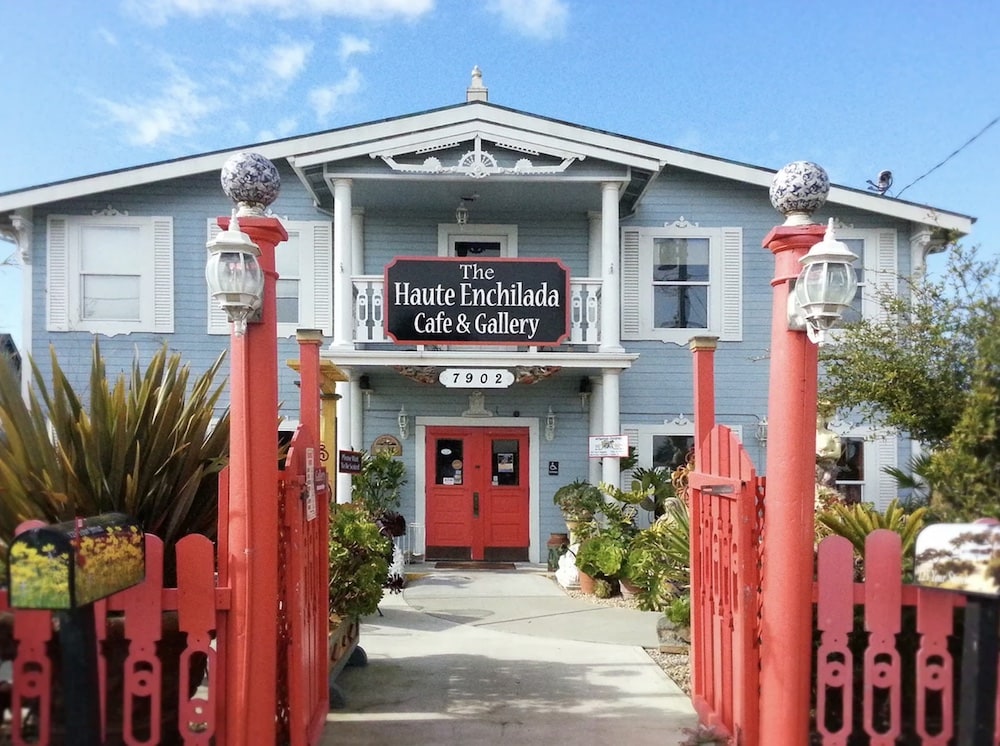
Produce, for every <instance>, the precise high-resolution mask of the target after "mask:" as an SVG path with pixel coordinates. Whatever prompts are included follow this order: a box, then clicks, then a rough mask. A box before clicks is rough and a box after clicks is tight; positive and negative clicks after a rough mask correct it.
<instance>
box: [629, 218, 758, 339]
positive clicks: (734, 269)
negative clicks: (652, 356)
mask: <svg viewBox="0 0 1000 746" xmlns="http://www.w3.org/2000/svg"><path fill="white" fill-rule="evenodd" d="M742 275H743V231H742V229H740V228H701V227H699V226H697V225H695V224H693V223H688V222H687V221H677V222H676V223H673V224H671V225H667V226H665V227H663V228H627V229H625V230H624V231H623V233H622V339H659V340H662V341H664V342H674V343H676V344H687V343H688V341H689V340H690V339H691V337H693V336H695V335H697V334H705V333H710V334H715V335H718V337H719V338H720V339H722V340H724V341H739V340H740V339H741V338H742V334H743V331H742V327H743V319H742V313H743V309H742V305H743V277H742Z"/></svg>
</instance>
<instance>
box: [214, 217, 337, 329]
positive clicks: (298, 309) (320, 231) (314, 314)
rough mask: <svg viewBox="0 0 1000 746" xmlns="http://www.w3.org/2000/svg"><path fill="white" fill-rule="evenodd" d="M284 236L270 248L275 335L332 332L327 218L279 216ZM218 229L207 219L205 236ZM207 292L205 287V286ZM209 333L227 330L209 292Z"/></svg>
mask: <svg viewBox="0 0 1000 746" xmlns="http://www.w3.org/2000/svg"><path fill="white" fill-rule="evenodd" d="M281 224H282V225H283V226H284V228H285V232H286V233H288V240H286V241H282V242H281V243H279V244H278V245H277V247H276V248H275V250H274V267H275V270H276V271H277V273H278V279H277V281H276V282H275V291H274V293H275V305H276V308H277V317H278V336H279V337H290V336H294V334H295V330H296V329H322V330H323V333H324V334H326V335H331V334H333V228H332V226H331V224H330V223H329V222H327V221H308V220H282V221H281ZM218 233H219V226H218V224H217V223H216V220H215V218H212V219H210V220H209V221H208V237H209V239H211V238H213V237H214V236H215V235H217V234H218ZM206 292H207V290H206ZM208 302H209V312H208V314H209V315H208V330H209V333H210V334H228V333H229V322H228V321H227V320H226V315H225V313H223V312H222V311H221V310H220V309H219V307H218V304H217V303H215V302H214V301H213V300H212V299H211V296H209V298H208Z"/></svg>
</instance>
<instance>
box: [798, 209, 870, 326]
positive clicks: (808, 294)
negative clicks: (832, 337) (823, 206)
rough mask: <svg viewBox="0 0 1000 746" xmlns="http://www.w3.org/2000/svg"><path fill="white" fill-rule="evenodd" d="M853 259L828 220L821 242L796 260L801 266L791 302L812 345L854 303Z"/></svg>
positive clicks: (855, 279)
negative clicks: (795, 303)
mask: <svg viewBox="0 0 1000 746" xmlns="http://www.w3.org/2000/svg"><path fill="white" fill-rule="evenodd" d="M857 258H858V257H857V256H856V255H855V254H853V253H851V250H850V249H848V248H847V244H845V243H843V242H842V241H838V240H836V236H835V234H834V228H833V218H830V222H829V224H828V225H827V229H826V234H825V235H824V236H823V240H822V241H820V242H818V243H816V244H815V245H814V246H813V247H812V248H811V249H809V252H808V253H807V254H806V255H805V256H804V257H802V259H800V261H801V262H802V265H803V267H802V272H801V273H800V274H799V277H798V279H797V280H796V282H795V299H796V301H797V303H798V306H799V311H800V313H801V314H802V316H803V318H804V319H805V324H806V333H807V334H808V335H809V339H810V340H811V341H813V342H815V343H816V344H820V345H821V344H823V342H824V341H825V340H826V332H827V331H829V330H830V329H832V328H833V327H834V326H835V325H836V324H837V322H838V321H839V320H840V317H841V316H842V315H843V313H844V310H845V309H846V308H848V307H849V306H850V305H851V302H852V301H853V300H854V295H855V293H856V292H857V289H858V279H857V276H856V275H855V274H854V262H855V261H857Z"/></svg>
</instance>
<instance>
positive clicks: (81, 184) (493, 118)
mask: <svg viewBox="0 0 1000 746" xmlns="http://www.w3.org/2000/svg"><path fill="white" fill-rule="evenodd" d="M476 136H482V137H483V138H484V139H489V140H491V141H494V142H496V141H502V142H505V143H510V144H511V147H513V148H518V147H520V148H523V149H525V150H526V151H538V152H541V153H545V154H552V155H559V154H563V155H568V156H571V157H573V158H575V159H578V160H583V159H593V160H597V161H601V162H605V163H608V164H614V165H617V166H620V167H622V168H623V169H625V170H627V173H628V174H629V177H628V179H627V183H626V185H625V188H624V190H623V194H624V196H625V198H626V199H628V198H629V195H631V199H632V201H634V200H635V199H637V198H638V197H639V195H640V194H641V192H642V190H643V189H645V186H646V185H647V184H648V183H649V181H650V180H651V178H652V177H653V176H655V174H656V173H657V172H659V171H660V170H661V169H662V168H664V167H665V166H673V167H676V168H680V169H685V170H690V171H696V172H700V173H705V174H709V175H712V176H717V177H720V178H723V179H732V180H735V181H739V182H743V183H747V184H754V185H757V186H761V187H764V188H768V187H770V184H771V180H772V177H773V176H774V173H775V172H774V171H773V170H770V169H766V168H761V167H758V166H751V165H747V164H743V163H738V162H735V161H730V160H726V159H722V158H716V157H713V156H707V155H703V154H699V153H694V152H691V151H687V150H682V149H679V148H674V147H669V146H666V145H660V144H657V143H653V142H649V141H646V140H640V139H636V138H633V137H627V136H624V135H618V134H613V133H609V132H605V131H603V130H598V129H593V128H590V127H584V126H581V125H577V124H571V123H568V122H564V121H560V120H556V119H550V118H547V117H542V116H537V115H534V114H527V113H525V112H521V111H517V110H515V109H509V108H506V107H503V106H498V105H496V104H492V103H488V102H486V101H467V102H464V103H460V104H455V105H452V106H447V107H442V108H439V109H432V110H429V111H425V112H420V113H416V114H408V115H404V116H399V117H394V118H390V119H382V120H378V121H374V122H368V123H365V124H358V125H350V126H345V127H341V128H337V129H332V130H327V131H324V132H319V133H316V134H311V135H303V136H297V137H290V138H285V139H281V140H273V141H270V142H265V143H258V144H253V145H250V146H245V147H240V148H229V149H225V150H217V151H213V152H210V153H203V154H200V155H194V156H188V157H184V158H177V159H173V160H168V161H160V162H157V163H152V164H148V165H144V166H138V167H134V168H125V169H118V170H115V171H108V172H104V173H99V174H95V175H92V176H85V177H81V178H76V179H67V180H63V181H57V182H53V183H50V184H42V185H40V186H35V187H30V188H26V189H20V190H15V191H10V192H4V193H0V214H2V213H6V212H10V211H13V210H15V209H18V208H26V207H31V206H34V205H40V204H45V203H48V202H54V201H59V200H64V199H72V198H75V197H81V196H85V195H88V194H94V193H98V192H104V191H109V190H113V189H119V188H123V187H127V186H135V185H138V184H146V183H152V182H157V181H163V180H167V179H175V178H180V177H184V176H190V175H194V174H201V173H207V172H212V171H219V170H220V169H221V168H222V165H223V164H224V163H225V161H226V160H227V159H228V158H229V157H230V156H231V155H233V154H234V153H238V152H240V151H243V150H250V149H252V150H253V151H255V152H257V153H260V154H261V155H263V156H265V157H267V158H269V159H271V160H286V161H287V162H288V163H289V164H291V165H292V166H293V167H294V168H295V169H296V171H297V173H298V174H299V177H300V179H301V180H302V181H303V183H305V184H306V186H307V187H308V188H310V189H312V190H314V193H315V190H316V188H317V186H318V185H319V184H320V183H321V182H322V172H323V171H324V169H326V168H327V166H328V165H329V164H330V163H335V162H337V161H344V160H347V159H350V158H357V157H359V156H372V157H375V155H376V154H398V153H416V152H420V151H423V150H429V149H434V148H438V147H444V146H446V145H448V144H455V143H461V142H465V141H468V140H470V139H471V138H474V137H476ZM310 173H312V174H313V176H312V177H310ZM319 201H321V202H322V201H323V200H319ZM827 202H828V203H833V204H840V205H845V206H849V207H855V208H858V209H861V210H866V211H870V212H875V213H880V214H884V215H887V216H890V217H894V218H899V219H902V220H908V221H912V222H915V223H921V224H926V225H930V226H936V227H942V228H946V229H949V230H955V231H959V232H961V233H967V232H968V231H969V230H970V229H971V226H972V223H973V222H974V218H971V217H969V216H967V215H962V214H960V213H954V212H949V211H944V210H938V209H936V208H933V207H930V206H927V205H922V204H918V203H913V202H905V201H902V200H897V199H892V198H887V197H883V196H880V195H876V194H874V193H871V192H868V191H863V190H859V189H850V188H846V187H839V186H833V187H831V190H830V195H829V197H828V199H827Z"/></svg>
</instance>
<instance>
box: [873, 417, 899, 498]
mask: <svg viewBox="0 0 1000 746" xmlns="http://www.w3.org/2000/svg"><path fill="white" fill-rule="evenodd" d="M875 448H876V468H875V469H874V471H875V473H874V474H872V475H870V476H869V479H871V478H872V477H874V478H875V479H876V480H877V482H878V489H877V491H876V493H875V499H874V503H875V507H876V508H878V509H879V510H885V509H886V507H887V506H888V505H889V503H890V502H892V501H893V500H894V499H896V498H897V497H899V486H898V485H897V484H896V480H895V479H893V478H892V477H891V476H889V475H888V474H886V473H885V470H886V468H887V467H888V468H890V469H891V468H894V467H895V466H896V462H897V456H896V454H897V443H896V436H894V435H893V436H889V437H887V438H879V439H878V440H876V441H875Z"/></svg>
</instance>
